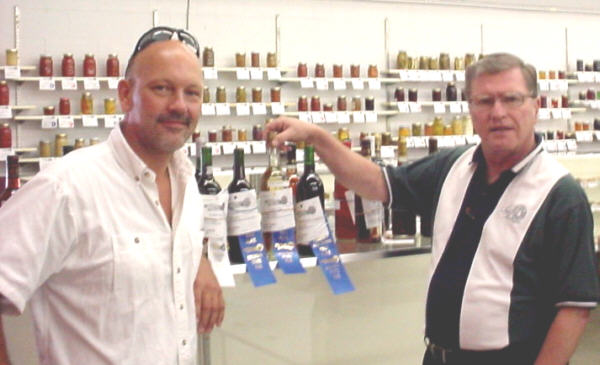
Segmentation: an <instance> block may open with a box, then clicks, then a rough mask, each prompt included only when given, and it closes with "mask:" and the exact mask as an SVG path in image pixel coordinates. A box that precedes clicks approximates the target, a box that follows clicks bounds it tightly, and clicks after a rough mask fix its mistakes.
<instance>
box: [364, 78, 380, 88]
mask: <svg viewBox="0 0 600 365" xmlns="http://www.w3.org/2000/svg"><path fill="white" fill-rule="evenodd" d="M367 83H368V84H369V89H371V90H380V89H381V81H380V80H379V79H368V80H367Z"/></svg>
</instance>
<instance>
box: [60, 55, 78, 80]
mask: <svg viewBox="0 0 600 365" xmlns="http://www.w3.org/2000/svg"><path fill="white" fill-rule="evenodd" d="M61 72H62V76H63V77H75V60H74V59H73V54H72V53H65V54H64V55H63V59H62V63H61Z"/></svg>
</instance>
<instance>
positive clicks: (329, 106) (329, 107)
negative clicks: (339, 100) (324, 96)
mask: <svg viewBox="0 0 600 365" xmlns="http://www.w3.org/2000/svg"><path fill="white" fill-rule="evenodd" d="M323 111H324V112H332V111H333V104H331V103H325V104H323Z"/></svg>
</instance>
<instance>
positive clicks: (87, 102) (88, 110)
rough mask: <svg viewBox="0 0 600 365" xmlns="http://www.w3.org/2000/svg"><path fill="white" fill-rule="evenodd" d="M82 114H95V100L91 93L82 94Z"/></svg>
mask: <svg viewBox="0 0 600 365" xmlns="http://www.w3.org/2000/svg"><path fill="white" fill-rule="evenodd" d="M81 114H94V99H93V98H92V93H90V92H89V91H86V92H84V93H83V94H81Z"/></svg>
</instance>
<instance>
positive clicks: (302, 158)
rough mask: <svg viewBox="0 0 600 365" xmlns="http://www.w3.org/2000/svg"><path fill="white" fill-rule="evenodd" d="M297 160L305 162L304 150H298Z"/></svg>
mask: <svg viewBox="0 0 600 365" xmlns="http://www.w3.org/2000/svg"><path fill="white" fill-rule="evenodd" d="M296 160H297V161H298V162H300V163H302V162H304V150H303V149H299V150H296Z"/></svg>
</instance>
